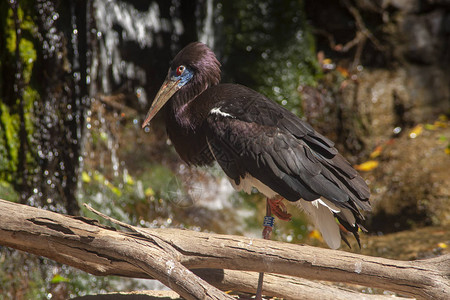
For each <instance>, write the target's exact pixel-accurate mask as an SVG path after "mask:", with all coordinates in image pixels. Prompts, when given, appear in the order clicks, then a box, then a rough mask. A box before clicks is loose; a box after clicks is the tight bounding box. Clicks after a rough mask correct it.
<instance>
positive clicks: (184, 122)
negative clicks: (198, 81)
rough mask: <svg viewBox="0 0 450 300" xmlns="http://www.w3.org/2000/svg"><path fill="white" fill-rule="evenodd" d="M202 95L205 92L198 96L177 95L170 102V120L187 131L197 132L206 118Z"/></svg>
mask: <svg viewBox="0 0 450 300" xmlns="http://www.w3.org/2000/svg"><path fill="white" fill-rule="evenodd" d="M202 93H203V91H201V92H200V93H198V94H189V92H188V93H180V94H178V93H177V94H175V95H174V96H173V97H172V99H170V102H169V109H168V111H167V113H168V114H169V115H168V118H169V119H171V120H172V121H174V122H176V123H177V125H178V126H180V127H181V128H182V129H184V130H185V131H194V132H195V131H197V129H198V127H199V126H201V124H202V123H203V120H204V118H205V113H204V112H203V110H204V109H203V106H204V105H202V104H203V103H202V101H201V99H200V98H201V95H202ZM199 100H200V101H199Z"/></svg>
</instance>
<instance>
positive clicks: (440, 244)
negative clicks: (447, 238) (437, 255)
mask: <svg viewBox="0 0 450 300" xmlns="http://www.w3.org/2000/svg"><path fill="white" fill-rule="evenodd" d="M438 247H439V248H442V249H445V248H447V247H448V246H447V244H446V243H439V244H438Z"/></svg>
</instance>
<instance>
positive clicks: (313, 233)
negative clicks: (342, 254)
mask: <svg viewBox="0 0 450 300" xmlns="http://www.w3.org/2000/svg"><path fill="white" fill-rule="evenodd" d="M308 237H309V238H312V239H316V240H319V241H323V239H322V236H321V235H320V232H319V231H318V230H316V229H314V230H313V231H311V232H310V233H309V234H308Z"/></svg>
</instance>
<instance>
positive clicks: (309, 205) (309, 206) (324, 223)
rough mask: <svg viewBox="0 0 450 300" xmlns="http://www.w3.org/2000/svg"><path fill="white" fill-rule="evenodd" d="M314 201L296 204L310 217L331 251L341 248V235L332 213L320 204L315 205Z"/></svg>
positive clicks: (301, 201) (302, 201)
mask: <svg viewBox="0 0 450 300" xmlns="http://www.w3.org/2000/svg"><path fill="white" fill-rule="evenodd" d="M314 201H318V200H314ZM314 201H311V202H310V201H304V200H300V201H297V202H295V203H296V204H297V205H298V206H300V208H302V209H303V210H304V211H305V212H306V213H307V214H308V215H309V217H310V218H311V219H312V221H313V222H314V224H315V225H316V227H317V228H318V229H319V231H320V233H321V234H322V237H323V239H324V240H325V242H326V243H327V244H328V246H329V247H330V248H331V249H337V248H339V246H340V245H341V234H340V232H339V226H338V224H337V223H336V220H335V219H334V216H333V213H332V211H331V210H330V208H328V207H327V206H325V205H323V204H322V203H320V202H319V203H314V204H313V202H314ZM316 204H317V205H316Z"/></svg>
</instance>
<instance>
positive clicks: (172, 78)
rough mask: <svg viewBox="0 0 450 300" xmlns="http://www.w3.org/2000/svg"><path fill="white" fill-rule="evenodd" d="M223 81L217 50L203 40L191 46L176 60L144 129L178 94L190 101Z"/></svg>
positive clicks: (179, 54) (154, 102) (178, 55)
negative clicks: (214, 50)
mask: <svg viewBox="0 0 450 300" xmlns="http://www.w3.org/2000/svg"><path fill="white" fill-rule="evenodd" d="M219 81H220V63H219V61H218V60H217V58H216V56H215V54H214V52H212V51H211V49H209V48H208V46H206V45H205V44H202V43H200V42H195V43H191V44H189V45H187V46H186V47H184V48H183V49H182V50H181V51H180V52H178V54H177V55H176V56H175V58H174V59H173V61H172V64H171V66H170V68H169V72H168V74H167V77H166V80H165V81H164V83H163V84H162V86H161V88H160V89H159V91H158V93H157V94H156V97H155V99H154V100H153V103H152V105H151V107H150V109H149V111H148V113H147V116H146V118H145V121H144V123H143V124H142V128H144V127H145V126H147V124H148V123H150V121H151V119H153V117H154V116H155V115H156V113H157V112H158V111H159V110H160V109H161V108H162V107H163V106H164V104H165V103H167V101H169V99H170V98H172V96H174V94H175V93H177V97H178V98H180V99H182V100H185V101H189V100H191V99H193V98H195V97H196V96H197V95H199V94H201V93H202V92H203V91H204V90H206V89H207V88H208V87H209V86H212V85H215V84H218V83H219Z"/></svg>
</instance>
